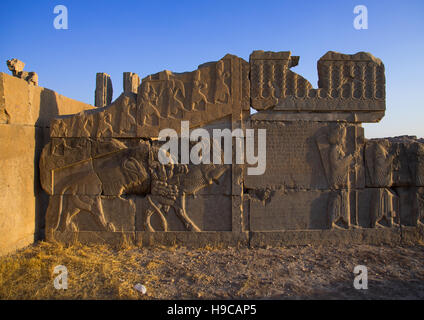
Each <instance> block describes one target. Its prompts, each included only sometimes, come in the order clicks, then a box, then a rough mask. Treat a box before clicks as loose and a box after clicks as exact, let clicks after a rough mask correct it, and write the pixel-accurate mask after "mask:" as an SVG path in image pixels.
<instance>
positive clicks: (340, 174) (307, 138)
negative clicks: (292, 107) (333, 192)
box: [244, 121, 364, 189]
mask: <svg viewBox="0 0 424 320" xmlns="http://www.w3.org/2000/svg"><path fill="white" fill-rule="evenodd" d="M251 127H252V128H254V129H260V128H261V129H266V137H267V141H266V158H267V163H266V171H265V173H264V174H263V175H258V176H255V175H245V177H244V180H245V187H246V188H248V189H250V188H266V187H272V186H284V187H286V188H299V189H333V188H336V189H337V188H348V187H351V188H355V187H359V188H360V187H362V186H363V184H364V171H363V165H362V163H363V160H362V159H363V158H362V157H363V155H362V144H363V131H362V128H360V127H356V126H354V125H343V124H334V123H333V124H331V123H317V122H303V121H296V122H295V121H290V122H275V121H272V122H271V121H252V122H251Z"/></svg>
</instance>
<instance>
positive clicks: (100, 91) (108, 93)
mask: <svg viewBox="0 0 424 320" xmlns="http://www.w3.org/2000/svg"><path fill="white" fill-rule="evenodd" d="M112 96H113V89H112V80H111V79H110V76H109V75H108V74H106V73H103V72H99V73H97V74H96V91H95V93H94V105H95V106H96V107H98V108H102V107H105V106H108V105H109V104H110V103H111V102H112Z"/></svg>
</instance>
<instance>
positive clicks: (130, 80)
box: [123, 72, 140, 94]
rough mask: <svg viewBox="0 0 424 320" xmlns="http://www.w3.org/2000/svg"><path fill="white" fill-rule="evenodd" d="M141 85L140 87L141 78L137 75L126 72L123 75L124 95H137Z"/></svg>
mask: <svg viewBox="0 0 424 320" xmlns="http://www.w3.org/2000/svg"><path fill="white" fill-rule="evenodd" d="M139 85H140V77H139V76H138V75H137V74H135V73H132V72H124V74H123V87H124V93H135V94H137V92H138V86H139Z"/></svg>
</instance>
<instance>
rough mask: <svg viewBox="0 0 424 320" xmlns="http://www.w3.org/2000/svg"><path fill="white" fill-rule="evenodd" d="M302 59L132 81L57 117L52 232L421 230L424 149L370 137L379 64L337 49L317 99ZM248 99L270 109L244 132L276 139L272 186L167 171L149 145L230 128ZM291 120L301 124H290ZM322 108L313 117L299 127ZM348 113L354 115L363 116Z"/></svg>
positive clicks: (380, 102) (49, 182)
mask: <svg viewBox="0 0 424 320" xmlns="http://www.w3.org/2000/svg"><path fill="white" fill-rule="evenodd" d="M298 60H299V59H298V57H292V56H291V55H290V53H288V52H278V53H269V52H254V53H253V54H252V55H251V59H250V64H248V63H247V62H245V61H244V60H242V59H240V58H237V57H235V56H230V55H227V56H225V57H224V58H223V59H221V60H219V61H217V62H211V63H207V64H204V65H200V66H199V67H198V69H197V70H194V71H192V72H186V73H172V72H170V71H163V72H160V73H157V74H154V75H150V76H148V77H146V78H144V79H143V80H142V82H141V84H140V85H139V86H138V91H137V93H134V91H135V90H134V88H135V87H136V83H138V82H137V79H136V78H134V79H132V78H131V77H132V75H131V74H129V75H127V78H128V79H127V80H128V84H127V85H126V86H125V85H124V87H126V88H127V89H125V90H124V91H125V92H124V93H123V94H122V95H121V96H120V97H119V98H118V99H117V100H116V101H115V102H113V103H112V104H109V105H108V106H106V107H104V108H99V109H97V110H94V111H90V112H84V113H81V114H78V115H73V116H69V117H62V118H59V119H56V120H55V121H54V122H53V123H52V126H51V137H52V139H51V142H50V143H49V144H48V145H47V146H46V147H45V148H44V150H43V154H42V157H41V160H40V163H41V164H40V167H41V180H42V185H43V188H44V189H45V190H46V191H47V192H48V193H49V194H50V195H51V200H50V205H49V209H48V212H47V220H48V228H47V229H48V230H49V232H51V234H55V233H57V232H69V231H71V232H72V231H92V230H103V231H106V232H110V233H111V232H115V233H116V232H119V231H143V232H146V233H152V232H155V231H165V232H170V231H194V232H203V231H213V230H221V231H224V230H225V231H232V232H235V230H247V231H271V230H274V231H282V230H308V229H328V228H329V229H343V230H347V229H352V228H355V229H357V228H380V227H388V228H390V227H396V226H398V225H399V224H404V225H420V224H422V223H423V209H422V208H423V199H424V196H422V195H423V194H424V192H422V190H421V186H422V183H423V182H424V178H423V176H424V169H423V168H424V166H423V155H424V148H423V147H422V144H421V143H418V142H417V141H413V142H408V143H404V142H393V141H390V140H387V139H377V140H375V141H374V140H370V141H364V137H363V129H362V128H361V125H360V123H361V122H363V121H365V120H367V119H368V120H370V119H371V120H370V121H378V119H379V117H382V116H383V115H384V110H385V92H384V65H383V64H382V63H381V61H379V60H378V59H376V58H374V57H372V56H371V55H369V54H366V53H359V54H356V55H342V54H337V53H332V52H330V53H328V54H326V55H325V56H324V57H323V58H322V59H320V61H319V63H318V69H319V70H318V72H319V81H320V82H319V88H318V89H314V88H312V86H311V85H310V83H309V82H308V81H307V80H306V79H304V78H302V77H301V76H299V75H297V74H295V73H294V72H292V71H291V70H289V69H290V68H291V67H293V66H295V65H296V64H297V63H298ZM132 80H134V81H132ZM124 81H125V75H124ZM251 84H252V85H251ZM250 88H251V93H250ZM250 103H251V104H252V106H253V107H254V108H256V109H258V110H262V109H267V111H266V112H267V118H264V119H262V120H261V119H259V118H258V120H252V118H247V120H248V121H247V126H248V127H251V128H256V129H257V128H266V129H267V158H268V161H267V169H266V172H265V174H264V175H263V176H257V177H255V176H247V175H246V173H245V171H244V173H243V174H242V173H240V175H235V172H236V169H237V168H236V166H228V165H227V166H224V165H197V166H196V165H180V164H169V165H162V164H160V163H159V161H158V159H157V150H158V146H159V145H158V144H156V142H152V140H154V139H155V138H157V135H158V133H159V131H160V130H161V129H164V128H172V129H175V130H176V131H179V129H180V125H181V120H188V121H190V125H191V127H192V128H193V127H207V126H209V125H210V124H212V123H214V121H218V120H219V121H221V120H222V119H228V120H225V127H226V128H234V127H236V126H235V124H234V123H235V122H237V121H241V120H246V112H248V110H249V107H250ZM299 111H301V112H299ZM315 111H319V112H320V113H318V112H315ZM264 112H265V111H264ZM294 112H296V117H297V118H293V119H288V118H287V119H286V118H285V116H286V115H288V114H289V115H291V116H293V114H294ZM313 112H315V115H319V116H318V118H317V117H316V116H315V115H314V116H312V117H306V116H305V119H303V118H302V117H303V116H304V115H307V114H312V113H313ZM341 112H353V113H354V119H351V118H350V117H347V118H346V117H344V118H343V117H340V113H341ZM323 113H325V116H324V117H322V114H323ZM370 113H373V115H372V116H370V117H368V116H367V114H370ZM377 113H378V114H377ZM358 114H359V115H361V116H360V117H357V115H358ZM259 115H260V114H259ZM277 115H278V116H277ZM299 117H300V118H299ZM299 119H300V120H299ZM361 119H362V120H361ZM376 119H377V120H376ZM227 122H228V123H227ZM212 127H213V126H212ZM269 157H270V158H269ZM227 172H229V173H227ZM218 183H219V185H218ZM222 184H224V185H222ZM221 185H222V186H221ZM234 186H236V187H237V186H238V187H239V189H240V194H238V193H237V194H235V193H234V189H235V187H234ZM423 187H424V186H423ZM399 188H404V189H405V190H406V191H402V190H403V189H402V190H401V189H399ZM409 188H415V189H414V190H415V191H412V190H410V189H409ZM205 190H209V191H205ZM212 190H213V191H212ZM402 192H403V193H402ZM405 195H407V197H406V196H405ZM406 198H407V199H409V200H405V199H406ZM411 199H412V200H411ZM214 203H216V205H212V206H214V210H212V208H210V207H211V204H214ZM407 203H410V205H409V207H407V206H406V204H407ZM241 204H243V205H241ZM300 204H302V205H300ZM299 206H300V207H299ZM117 208H123V209H122V216H121V215H117V214H116V211H117ZM217 208H218V209H217ZM221 208H222V209H221ZM224 211H225V212H224ZM223 212H224V213H223ZM211 214H213V215H216V217H215V216H211ZM216 219H220V220H222V221H221V222H222V223H221V222H219V223H218V222H216ZM238 223H244V225H245V226H238V225H237V224H238Z"/></svg>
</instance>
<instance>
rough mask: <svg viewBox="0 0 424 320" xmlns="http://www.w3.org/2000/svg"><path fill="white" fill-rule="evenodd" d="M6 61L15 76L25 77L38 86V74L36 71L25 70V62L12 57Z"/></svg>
mask: <svg viewBox="0 0 424 320" xmlns="http://www.w3.org/2000/svg"><path fill="white" fill-rule="evenodd" d="M6 63H7V67H8V68H9V70H10V71H12V74H13V76H14V77H17V78H20V79H23V80H25V81H26V82H28V83H29V84H32V85H35V86H38V75H37V74H36V73H35V72H26V71H24V67H25V63H23V62H22V61H20V60H18V59H10V60H7V62H6Z"/></svg>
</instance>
